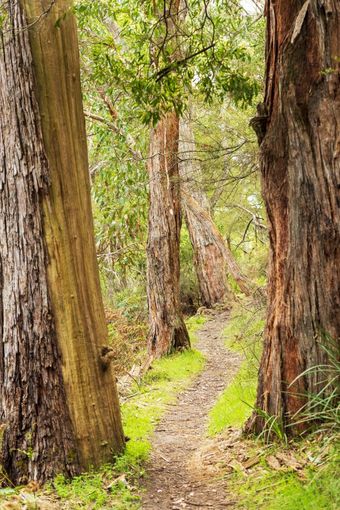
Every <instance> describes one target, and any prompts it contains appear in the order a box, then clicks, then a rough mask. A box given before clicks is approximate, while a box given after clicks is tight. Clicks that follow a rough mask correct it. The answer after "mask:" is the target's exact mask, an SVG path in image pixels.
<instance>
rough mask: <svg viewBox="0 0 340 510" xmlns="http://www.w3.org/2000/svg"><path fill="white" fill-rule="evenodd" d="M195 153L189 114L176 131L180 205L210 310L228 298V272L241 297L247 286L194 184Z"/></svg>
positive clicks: (204, 301) (203, 298) (247, 291)
mask: <svg viewBox="0 0 340 510" xmlns="http://www.w3.org/2000/svg"><path fill="white" fill-rule="evenodd" d="M195 153H196V144H195V139H194V133H193V130H192V126H191V120H190V113H189V114H188V115H187V117H185V118H184V117H182V118H181V120H180V131H179V159H180V164H179V168H180V178H181V191H182V193H181V203H182V208H183V211H184V215H185V220H186V225H187V228H188V232H189V236H190V241H191V244H192V248H193V252H194V264H195V269H196V274H197V280H198V285H199V289H200V296H201V301H202V304H203V305H204V306H207V307H212V306H213V305H215V304H216V303H219V302H222V301H226V300H228V299H230V297H231V291H230V289H229V286H228V282H227V272H228V271H229V272H230V274H231V276H232V277H233V278H234V280H235V281H236V283H237V284H238V286H239V288H240V290H241V291H242V292H244V293H245V294H247V295H249V294H250V289H251V285H250V282H249V281H248V279H247V278H246V277H245V276H244V275H243V274H242V272H241V270H240V268H239V267H238V265H237V263H236V261H235V259H234V257H233V256H232V254H231V253H230V250H229V248H228V246H227V245H226V243H225V242H224V239H223V237H222V236H221V234H220V232H219V231H218V229H217V227H216V225H215V224H214V221H213V219H212V217H211V214H210V210H209V202H208V199H207V197H206V195H205V194H204V193H203V191H202V190H201V189H200V185H199V183H198V182H197V181H198V180H199V175H200V169H199V162H198V161H197V160H195V158H197V156H196V154H195Z"/></svg>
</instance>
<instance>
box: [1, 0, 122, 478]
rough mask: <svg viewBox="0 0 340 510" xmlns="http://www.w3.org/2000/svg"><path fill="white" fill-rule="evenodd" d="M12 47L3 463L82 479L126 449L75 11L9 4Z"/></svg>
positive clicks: (25, 473) (6, 97)
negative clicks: (108, 356)
mask: <svg viewBox="0 0 340 510" xmlns="http://www.w3.org/2000/svg"><path fill="white" fill-rule="evenodd" d="M4 8H5V10H6V13H7V14H8V16H7V21H6V26H5V27H4V31H3V37H2V47H1V49H0V67H1V72H0V75H1V76H0V81H1V94H0V104H1V111H2V115H1V117H0V127H1V129H0V136H1V146H0V164H1V167H0V189H1V191H0V210H1V219H0V232H1V236H0V238H1V239H0V268H1V271H0V276H1V277H0V336H1V343H0V377H1V389H0V421H1V427H2V429H3V440H2V445H1V462H2V464H3V466H4V468H5V470H6V471H7V473H8V475H9V477H10V478H11V479H12V481H13V482H15V483H24V482H26V481H27V480H30V479H34V480H38V481H44V480H46V479H47V478H50V477H51V476H54V475H55V474H56V473H59V472H62V473H65V474H69V475H72V474H74V473H76V472H78V471H79V470H81V469H86V468H88V467H89V466H90V465H99V464H101V463H103V462H107V461H110V460H111V459H112V452H118V451H120V450H121V449H122V447H123V444H124V438H123V432H122V427H121V422H120V414H119V407H118V399H117V392H116V388H115V380H114V377H113V374H112V373H111V370H110V368H109V367H106V366H104V365H103V363H102V360H101V346H102V345H105V344H106V343H107V331H106V325H105V318H104V311H103V304H102V299H101V294H100V287H99V276H98V268H97V264H96V255H95V245H94V236H93V224H92V214H91V203H90V187H89V176H88V162H87V147H86V133H85V124H84V116H83V111H82V102H81V89H80V78H79V56H78V46H77V33H76V25H75V21H74V17H73V15H72V12H71V10H70V9H71V3H70V2H69V1H66V0H57V2H55V3H54V2H52V3H51V2H50V1H49V0H48V1H47V0H46V1H38V0H22V1H21V2H12V1H9V2H7V3H5V5H4Z"/></svg>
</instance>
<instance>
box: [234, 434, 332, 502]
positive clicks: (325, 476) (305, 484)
mask: <svg viewBox="0 0 340 510" xmlns="http://www.w3.org/2000/svg"><path fill="white" fill-rule="evenodd" d="M305 446H306V445H305V443H304V442H301V443H300V445H299V446H298V447H297V451H299V449H301V450H303V449H304V448H305ZM295 448H296V445H295ZM318 448H319V446H318V445H317V443H314V445H313V449H314V450H315V452H317V450H318ZM277 449H279V448H278V446H273V447H272V449H271V452H270V453H275V450H277ZM268 453H269V452H268ZM339 460H340V459H339V454H338V453H337V452H336V450H335V449H334V450H333V451H332V452H331V454H330V456H329V460H328V461H327V462H326V463H325V464H324V465H323V466H322V467H317V466H316V465H313V464H310V465H309V467H307V468H306V469H304V471H303V472H302V474H301V473H300V474H298V473H297V472H295V471H293V470H291V469H282V470H278V471H276V470H273V469H270V468H269V467H268V465H266V463H265V460H264V459H263V460H262V461H261V466H260V469H261V471H260V473H259V471H258V470H255V471H254V472H253V473H249V472H248V473H247V474H245V473H244V472H242V471H241V470H240V471H238V472H237V473H234V474H233V475H232V477H231V479H230V481H229V483H230V488H231V490H232V491H233V493H234V495H235V497H236V500H237V506H236V508H240V509H242V510H258V509H260V510H261V509H263V510H282V508H284V509H285V510H337V509H338V508H340V484H339V475H340V471H339Z"/></svg>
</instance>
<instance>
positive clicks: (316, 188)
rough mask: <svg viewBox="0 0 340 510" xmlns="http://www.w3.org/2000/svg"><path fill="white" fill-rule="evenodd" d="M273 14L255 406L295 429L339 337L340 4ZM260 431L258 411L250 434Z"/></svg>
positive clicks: (259, 122) (262, 116)
mask: <svg viewBox="0 0 340 510" xmlns="http://www.w3.org/2000/svg"><path fill="white" fill-rule="evenodd" d="M266 15H267V43H266V47H267V70H266V95H265V105H264V106H262V107H261V106H260V108H259V109H258V113H259V115H258V116H257V117H255V118H254V119H253V120H252V124H253V126H254V128H256V131H257V134H258V137H259V141H260V142H262V144H261V155H262V163H261V170H262V181H263V195H264V199H265V202H266V207H267V213H268V219H269V225H270V249H271V264H270V266H271V268H270V277H269V310H268V318H267V327H266V333H265V346H264V352H263V357H262V361H261V367H260V373H259V386H258V396H257V402H256V407H257V408H259V409H260V410H261V411H264V412H265V413H267V414H268V415H271V416H276V417H277V418H278V420H279V422H281V423H282V425H283V427H285V428H287V427H289V426H290V427H292V428H289V429H288V430H293V431H296V430H298V429H299V427H294V423H293V421H294V420H293V415H294V413H296V412H297V411H298V410H299V408H300V407H301V406H302V405H303V404H304V403H306V400H307V399H308V397H307V395H310V394H312V393H315V392H318V391H320V390H321V388H322V384H323V383H322V379H323V378H324V374H322V371H319V372H317V371H315V370H311V371H309V373H307V374H306V373H305V374H304V375H302V376H301V374H302V373H303V372H304V371H306V370H308V369H311V368H312V367H313V366H315V365H318V364H321V363H324V362H325V361H326V362H327V356H326V353H325V351H324V350H323V349H322V342H323V339H324V337H325V335H330V336H331V337H332V338H334V339H336V340H337V341H338V338H339V333H340V288H339V276H340V251H339V250H340V238H339V227H340V216H339V197H338V196H337V195H338V194H339V182H340V174H339V171H340V133H339V119H340V73H339V59H338V57H339V55H340V4H339V2H338V1H337V0H327V1H317V0H310V1H305V0H294V1H293V0H280V1H275V2H274V1H273V0H268V1H267V4H266ZM263 137H264V139H263ZM299 376H300V377H299ZM296 378H298V379H297V380H296V381H295V379H296ZM294 381H295V382H294ZM293 382H294V383H293ZM292 383H293V384H292ZM304 395H305V396H304ZM307 404H308V401H307ZM262 427H263V419H262V418H260V417H258V416H257V415H256V413H255V414H254V416H253V417H252V418H251V420H250V422H249V423H248V429H251V430H254V431H256V432H259V431H260V430H261V429H262Z"/></svg>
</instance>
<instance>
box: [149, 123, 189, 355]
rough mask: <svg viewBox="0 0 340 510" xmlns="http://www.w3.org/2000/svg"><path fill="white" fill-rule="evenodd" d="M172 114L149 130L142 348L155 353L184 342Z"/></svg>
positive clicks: (179, 346)
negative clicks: (145, 315)
mask: <svg viewBox="0 0 340 510" xmlns="http://www.w3.org/2000/svg"><path fill="white" fill-rule="evenodd" d="M178 127H179V124H178V116H177V115H176V114H175V113H168V114H167V115H165V116H164V117H163V118H162V119H161V120H160V121H159V123H158V125H157V126H156V127H155V128H153V129H152V131H151V141H150V156H149V164H148V170H149V182H150V209H149V234H148V246H147V255H148V273H147V274H148V304H149V319H150V332H149V339H148V350H149V354H150V356H152V357H159V356H162V355H164V354H169V353H171V352H173V351H176V350H181V349H185V348H188V347H190V342H189V336H188V332H187V330H186V326H185V323H184V320H183V317H182V312H181V306H180V299H179V296H180V294H179V277H180V264H179V241H180V229H181V216H180V189H179V175H178V160H177V152H178Z"/></svg>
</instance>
